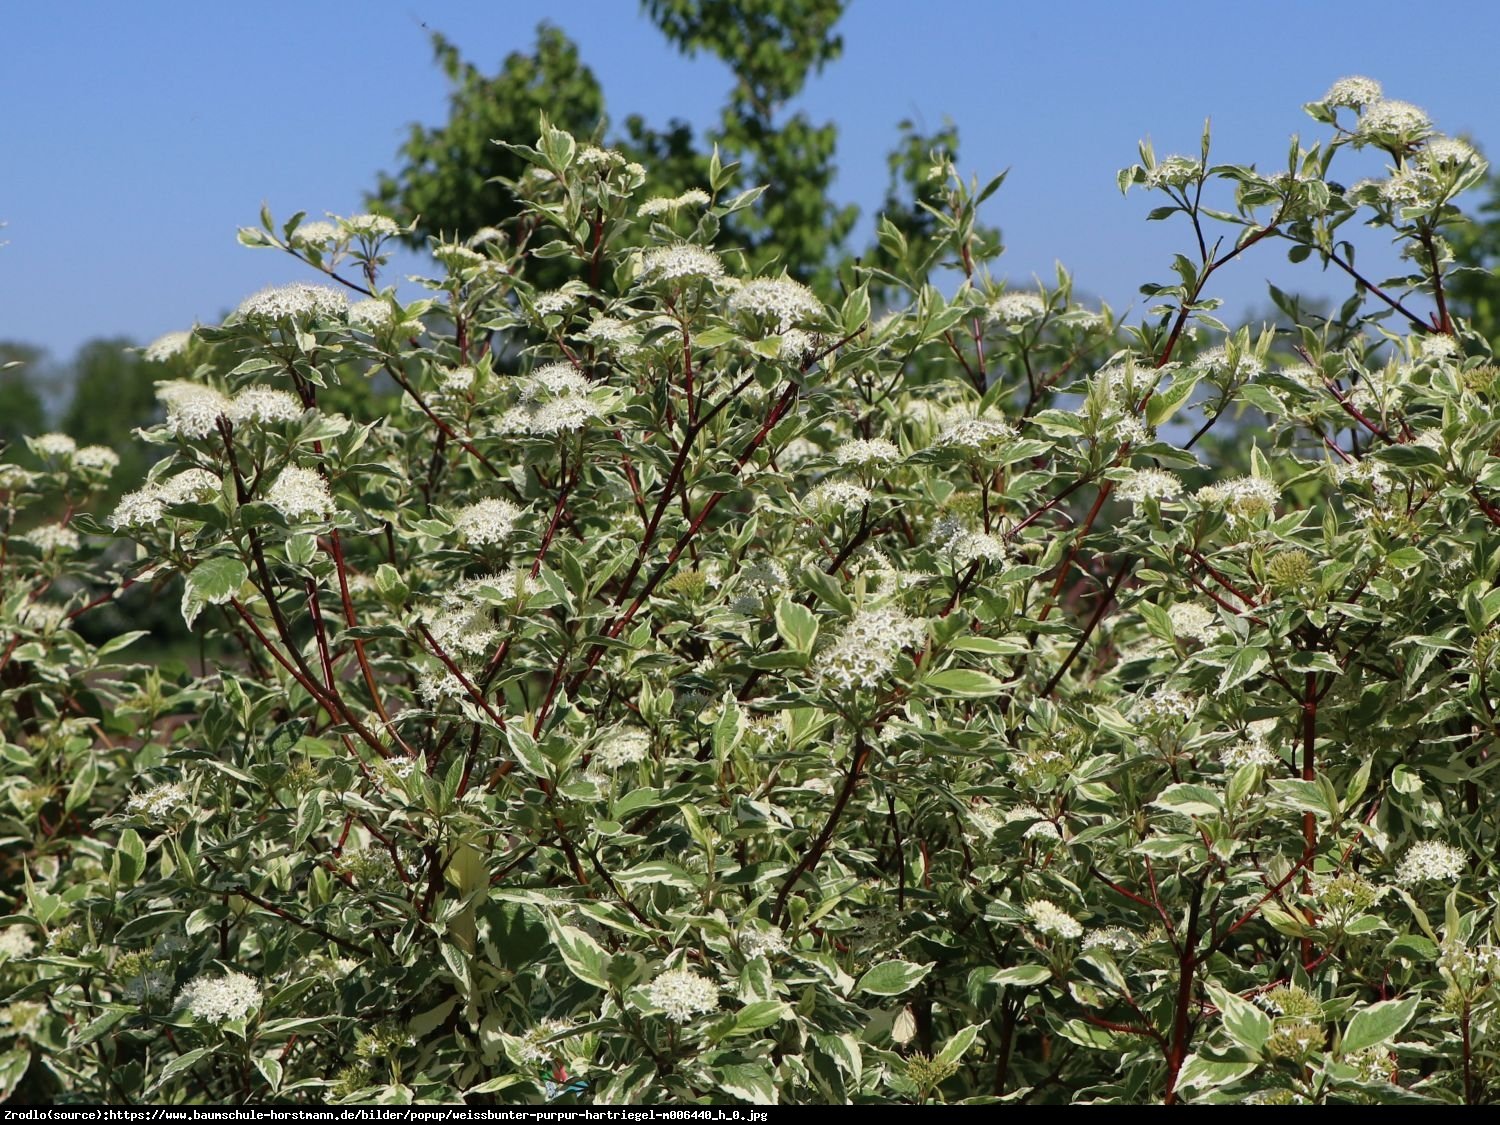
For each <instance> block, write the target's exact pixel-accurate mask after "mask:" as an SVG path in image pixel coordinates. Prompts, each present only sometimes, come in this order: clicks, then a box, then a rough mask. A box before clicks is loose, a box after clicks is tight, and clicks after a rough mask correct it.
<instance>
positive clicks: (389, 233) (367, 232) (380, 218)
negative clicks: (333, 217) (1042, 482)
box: [339, 212, 401, 241]
mask: <svg viewBox="0 0 1500 1125" xmlns="http://www.w3.org/2000/svg"><path fill="white" fill-rule="evenodd" d="M339 226H341V227H342V228H343V229H344V230H346V231H348V232H349V233H350V234H351V235H353V236H354V237H355V238H364V239H368V240H370V241H375V240H378V239H382V238H394V237H395V236H396V235H398V234H400V233H401V228H400V227H399V226H397V225H396V220H395V219H392V218H390V217H388V216H386V215H372V214H370V213H369V212H365V213H364V214H361V215H350V216H349V217H348V218H346V219H340V220H339Z"/></svg>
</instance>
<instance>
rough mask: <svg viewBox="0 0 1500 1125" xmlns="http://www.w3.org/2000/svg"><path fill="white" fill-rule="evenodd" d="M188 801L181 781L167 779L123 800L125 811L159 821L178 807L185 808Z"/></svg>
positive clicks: (189, 799) (185, 789)
mask: <svg viewBox="0 0 1500 1125" xmlns="http://www.w3.org/2000/svg"><path fill="white" fill-rule="evenodd" d="M190 801H191V798H190V797H189V795H188V791H187V788H186V787H185V786H184V785H183V784H182V783H181V782H179V781H169V782H165V783H164V784H161V785H157V786H153V787H152V788H150V789H147V790H146V791H145V792H144V793H137V794H135V795H134V796H133V797H131V798H130V800H128V801H126V802H125V811H126V812H130V813H136V814H137V815H139V816H143V817H145V818H146V819H147V820H153V821H160V820H165V819H166V818H167V817H169V816H171V815H172V813H174V812H176V811H177V810H178V809H182V808H186V807H187V806H188V804H189V803H190Z"/></svg>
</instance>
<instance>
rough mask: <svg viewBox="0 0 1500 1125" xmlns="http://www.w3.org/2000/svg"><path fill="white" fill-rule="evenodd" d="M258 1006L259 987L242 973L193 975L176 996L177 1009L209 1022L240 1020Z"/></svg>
mask: <svg viewBox="0 0 1500 1125" xmlns="http://www.w3.org/2000/svg"><path fill="white" fill-rule="evenodd" d="M259 1003H260V986H259V985H258V984H256V983H255V981H254V980H252V979H251V978H250V977H247V976H246V975H245V974H244V973H225V974H224V975H223V976H222V977H210V976H197V977H194V978H193V979H192V980H191V981H189V982H188V983H187V984H186V985H185V986H184V987H183V989H182V991H181V992H179V993H178V994H177V1006H178V1007H179V1008H186V1009H187V1010H188V1011H190V1012H191V1013H192V1014H193V1015H194V1016H195V1017H196V1018H197V1019H200V1020H207V1021H209V1022H210V1023H223V1022H224V1021H225V1020H241V1019H244V1018H245V1017H246V1016H247V1015H249V1014H250V1010H251V1009H252V1008H254V1007H255V1006H256V1005H258V1004H259Z"/></svg>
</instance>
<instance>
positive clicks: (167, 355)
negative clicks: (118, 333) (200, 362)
mask: <svg viewBox="0 0 1500 1125" xmlns="http://www.w3.org/2000/svg"><path fill="white" fill-rule="evenodd" d="M192 339H193V334H192V333H191V332H168V333H166V334H165V335H163V336H158V337H157V338H156V339H154V340H152V341H151V342H150V343H149V344H147V345H146V347H145V348H144V349H143V350H142V353H141V354H142V355H144V356H145V357H146V358H147V359H148V360H150V361H151V362H152V363H165V362H166V361H167V360H169V359H171V358H172V357H173V356H178V355H181V354H182V353H183V352H185V351H187V347H188V344H189V343H191V342H192Z"/></svg>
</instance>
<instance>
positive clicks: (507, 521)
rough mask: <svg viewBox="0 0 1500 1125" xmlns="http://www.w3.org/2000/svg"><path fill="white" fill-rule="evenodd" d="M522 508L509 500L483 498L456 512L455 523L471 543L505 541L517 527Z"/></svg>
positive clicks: (481, 543)
mask: <svg viewBox="0 0 1500 1125" xmlns="http://www.w3.org/2000/svg"><path fill="white" fill-rule="evenodd" d="M520 516H521V509H519V508H517V507H516V506H515V505H514V504H512V503H511V502H510V501H509V500H481V501H479V502H478V503H477V504H470V505H469V506H468V507H467V508H461V509H459V511H458V512H457V513H455V514H454V517H453V522H454V525H455V526H456V527H457V528H458V529H459V531H461V532H462V533H463V534H464V536H465V537H466V538H467V539H468V540H469V542H470V543H473V544H475V545H485V544H491V543H503V542H504V541H505V540H506V539H509V538H510V535H511V532H513V531H514V530H515V529H516V520H517V519H519V518H520Z"/></svg>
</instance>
